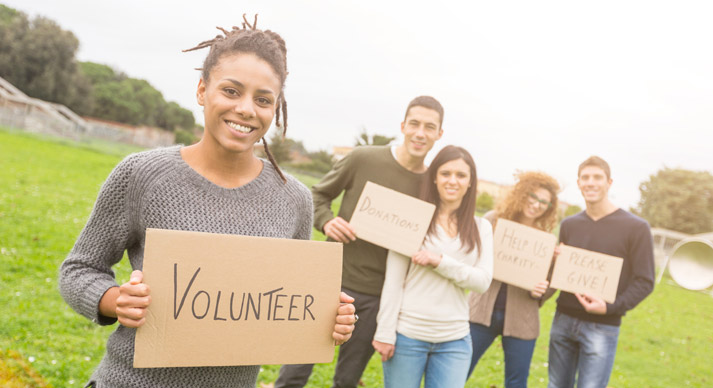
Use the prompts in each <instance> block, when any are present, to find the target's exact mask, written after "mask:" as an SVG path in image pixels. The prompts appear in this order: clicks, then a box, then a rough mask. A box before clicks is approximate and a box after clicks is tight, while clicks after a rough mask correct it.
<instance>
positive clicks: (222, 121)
mask: <svg viewBox="0 0 713 388" xmlns="http://www.w3.org/2000/svg"><path fill="white" fill-rule="evenodd" d="M281 89H282V85H281V83H280V79H279V78H278V76H277V74H276V73H275V71H274V70H273V69H272V67H271V66H270V64H268V63H267V62H266V61H264V60H262V59H260V58H259V57H257V56H256V55H254V54H251V53H236V54H232V55H226V56H224V57H222V58H220V60H219V62H218V64H217V65H216V66H215V67H214V68H213V69H212V70H211V72H210V77H209V79H208V80H204V79H201V80H200V82H199V83H198V91H197V98H198V104H200V105H201V106H203V108H204V109H203V115H204V117H205V136H204V138H206V139H205V140H207V141H208V142H209V143H210V144H211V145H212V146H216V147H219V148H220V149H222V150H223V151H228V152H238V153H242V152H250V153H252V151H253V146H254V144H255V143H256V142H258V141H259V140H260V139H261V138H262V137H263V136H265V134H266V133H267V131H268V129H270V124H271V123H272V119H273V117H275V110H276V109H277V102H278V98H279V96H280V91H281Z"/></svg>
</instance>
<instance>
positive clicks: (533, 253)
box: [493, 218, 557, 291]
mask: <svg viewBox="0 0 713 388" xmlns="http://www.w3.org/2000/svg"><path fill="white" fill-rule="evenodd" d="M496 225H497V226H496V227H495V234H494V236H493V249H494V252H493V253H494V255H493V279H495V280H499V281H501V282H503V283H507V284H512V285H513V286H517V287H520V288H523V289H525V290H528V291H529V290H532V289H533V288H535V285H536V284H537V283H539V282H540V281H542V280H545V279H547V274H548V273H549V270H550V264H551V263H552V255H553V254H554V252H555V246H556V245H557V237H555V235H553V234H552V233H547V232H543V231H541V230H538V229H535V228H531V227H529V226H525V225H522V224H520V223H517V222H514V221H510V220H506V219H502V218H500V219H498V222H497V224H496Z"/></svg>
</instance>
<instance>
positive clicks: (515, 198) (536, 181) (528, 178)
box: [496, 171, 560, 232]
mask: <svg viewBox="0 0 713 388" xmlns="http://www.w3.org/2000/svg"><path fill="white" fill-rule="evenodd" d="M515 179H516V180H517V183H516V184H515V186H514V187H513V188H512V189H511V190H510V192H509V193H508V195H507V197H505V200H504V201H502V202H500V203H499V204H498V206H497V209H496V212H497V214H498V217H499V218H505V219H506V220H511V221H515V222H519V219H520V217H521V216H522V209H524V208H525V206H527V205H528V201H529V195H530V193H533V192H534V191H535V190H537V189H539V188H543V189H545V190H547V191H549V192H550V197H551V199H550V203H551V204H552V205H550V207H549V208H547V210H546V211H545V212H544V213H543V214H542V215H541V216H539V217H537V219H535V224H534V225H533V226H534V227H535V228H537V229H540V230H544V231H547V232H550V231H552V229H553V228H554V227H555V223H556V222H557V209H558V207H559V206H558V201H557V193H558V192H559V191H560V185H559V183H557V180H556V179H555V178H553V177H551V176H549V175H547V174H545V173H543V172H538V171H527V172H519V173H517V174H515Z"/></svg>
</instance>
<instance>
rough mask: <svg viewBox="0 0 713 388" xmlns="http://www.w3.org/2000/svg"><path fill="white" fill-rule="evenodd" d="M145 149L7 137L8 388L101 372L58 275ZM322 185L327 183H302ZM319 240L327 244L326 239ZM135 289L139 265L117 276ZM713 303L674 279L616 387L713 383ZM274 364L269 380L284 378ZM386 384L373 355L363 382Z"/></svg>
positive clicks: (657, 300) (320, 379)
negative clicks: (94, 214) (117, 171)
mask: <svg viewBox="0 0 713 388" xmlns="http://www.w3.org/2000/svg"><path fill="white" fill-rule="evenodd" d="M136 150H137V149H136V148H133V147H129V146H123V145H116V144H110V143H102V142H95V143H74V142H71V141H67V140H57V139H49V138H45V137H38V136H34V135H28V134H25V133H22V132H17V131H10V130H5V129H0V306H2V307H1V311H2V312H3V314H0V386H3V387H44V386H54V387H80V386H83V383H84V382H85V381H86V380H87V379H88V377H89V375H90V374H91V372H92V370H93V369H94V368H95V367H96V365H97V364H98V363H99V361H100V359H101V357H102V355H103V353H104V345H105V342H106V339H107V337H108V336H109V334H110V333H111V331H112V330H113V329H114V327H113V326H112V327H99V326H97V325H95V324H93V323H91V322H89V321H88V320H86V319H85V318H83V317H81V316H79V315H78V314H76V313H75V312H74V311H72V310H71V309H70V308H69V307H68V306H67V305H66V304H65V303H64V301H62V299H61V297H60V296H59V293H58V291H57V270H58V268H59V265H60V264H61V262H62V260H63V259H64V257H65V255H66V254H67V252H68V251H69V250H70V249H71V247H72V245H73V244H74V241H75V239H76V237H77V236H78V234H79V232H80V230H81V228H82V227H83V226H84V223H85V222H86V220H87V217H88V215H89V212H90V211H91V208H92V205H93V202H94V200H95V199H96V195H97V192H98V190H99V187H100V186H101V184H102V182H103V181H104V179H106V177H107V176H108V174H109V172H110V171H111V169H112V168H113V167H114V165H116V163H118V161H119V160H120V159H121V158H122V157H123V156H124V155H126V154H128V153H130V152H133V151H136ZM298 177H299V178H300V179H301V180H302V181H303V182H305V184H307V185H308V186H311V185H312V184H313V183H315V182H316V181H317V179H316V178H311V177H305V176H298ZM315 239H323V236H321V234H318V233H315ZM116 272H117V277H118V279H119V280H120V282H123V281H125V280H127V277H128V273H129V268H128V261H122V262H121V263H120V264H119V265H118V266H117V267H116ZM553 311H554V302H552V301H551V302H549V303H547V304H546V305H545V307H544V308H543V309H542V311H541V317H542V323H543V325H542V326H543V329H542V335H541V337H540V339H539V341H538V343H537V347H536V350H535V356H534V360H533V364H532V368H531V376H530V386H532V387H543V386H545V385H546V380H547V367H546V361H547V340H548V330H549V326H550V323H551V320H552V315H553ZM711 322H713V298H711V296H709V295H707V294H703V293H696V292H691V291H686V290H683V289H681V288H679V287H677V286H675V285H673V284H671V282H670V280H668V279H667V278H664V281H663V282H662V283H661V284H659V285H658V286H657V288H656V290H655V291H654V294H653V295H652V296H650V297H649V298H647V299H646V300H645V301H644V302H643V303H642V304H641V305H640V306H638V307H637V308H636V309H635V310H633V311H632V312H631V313H630V314H629V315H627V316H626V317H625V318H624V324H623V326H622V331H621V334H620V340H619V350H618V352H617V359H616V363H615V367H614V368H615V370H614V373H613V375H612V379H611V382H610V386H612V387H684V386H691V387H710V386H713V367H712V366H711V365H712V364H711V359H713V324H712V323H711ZM502 359H503V356H502V349H501V347H500V346H499V343H498V342H497V341H496V342H495V343H494V344H493V346H492V347H491V349H490V350H489V351H488V353H486V355H485V356H484V358H483V359H482V360H481V362H480V364H479V365H478V367H477V368H476V370H475V373H474V376H473V377H472V378H471V380H470V381H469V382H468V384H467V387H502V380H503V377H502V375H503V363H502ZM333 368H334V365H333V364H327V365H318V366H316V367H315V372H314V373H313V375H312V379H311V380H310V386H311V387H325V386H329V385H330V384H331V377H332V371H333ZM277 370H278V367H277V366H265V367H264V368H263V372H262V373H261V374H260V378H259V381H260V382H269V381H273V380H274V379H275V378H276V377H277ZM363 381H364V383H365V385H366V386H367V387H378V386H381V365H380V361H379V359H378V358H377V357H373V358H372V360H371V362H370V364H369V367H368V369H367V371H366V372H365V374H364V376H363Z"/></svg>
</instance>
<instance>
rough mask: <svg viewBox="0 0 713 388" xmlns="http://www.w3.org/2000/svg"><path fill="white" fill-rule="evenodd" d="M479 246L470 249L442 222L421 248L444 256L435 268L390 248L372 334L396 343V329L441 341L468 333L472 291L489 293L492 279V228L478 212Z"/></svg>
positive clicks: (430, 339)
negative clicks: (448, 230) (415, 261)
mask: <svg viewBox="0 0 713 388" xmlns="http://www.w3.org/2000/svg"><path fill="white" fill-rule="evenodd" d="M476 224H477V225H478V231H479V233H480V243H481V247H482V249H481V254H480V257H478V248H477V247H476V248H475V249H473V250H472V251H471V252H468V253H466V252H465V249H464V248H462V247H461V240H460V238H459V237H458V236H456V237H454V238H453V237H449V236H448V235H447V234H446V232H445V231H444V230H443V229H442V228H441V227H440V226H437V227H436V233H435V234H434V235H431V236H428V237H426V241H425V242H424V244H423V246H422V249H423V250H427V251H431V252H433V253H435V254H438V255H442V256H443V259H442V260H441V263H440V264H439V265H438V267H436V268H432V267H430V266H421V265H416V264H411V258H410V257H407V256H404V255H402V254H400V253H397V252H394V251H389V254H388V256H387V259H386V278H385V280H384V286H383V289H382V291H381V302H380V305H379V313H378V315H377V317H376V321H377V328H376V334H375V335H374V339H375V340H377V341H379V342H384V343H388V344H394V343H396V332H399V333H401V334H402V335H405V336H407V337H409V338H413V339H417V340H420V341H425V342H432V343H439V342H446V341H454V340H457V339H460V338H463V337H465V336H466V335H468V333H469V331H470V329H469V326H468V295H467V294H468V290H472V291H475V292H481V293H482V292H485V291H486V290H487V289H488V287H489V286H490V282H491V280H492V278H493V230H492V227H491V226H490V223H489V222H482V220H481V219H480V218H479V217H476Z"/></svg>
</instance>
